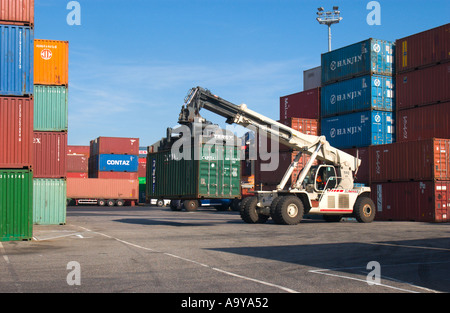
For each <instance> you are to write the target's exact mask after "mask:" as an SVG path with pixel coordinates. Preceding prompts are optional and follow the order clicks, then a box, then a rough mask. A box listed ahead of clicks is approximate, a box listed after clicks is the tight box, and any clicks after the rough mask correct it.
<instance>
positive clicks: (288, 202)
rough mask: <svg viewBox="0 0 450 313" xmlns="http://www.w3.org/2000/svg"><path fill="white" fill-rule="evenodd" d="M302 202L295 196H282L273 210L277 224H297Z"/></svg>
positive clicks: (300, 215)
mask: <svg viewBox="0 0 450 313" xmlns="http://www.w3.org/2000/svg"><path fill="white" fill-rule="evenodd" d="M303 212H304V207H303V202H302V201H301V200H300V199H299V198H298V197H296V196H286V197H282V198H281V199H280V200H279V201H278V204H277V206H276V208H275V210H274V212H273V216H274V218H273V217H272V218H273V220H274V221H275V222H276V223H277V224H284V225H297V224H298V223H300V221H301V220H302V217H303Z"/></svg>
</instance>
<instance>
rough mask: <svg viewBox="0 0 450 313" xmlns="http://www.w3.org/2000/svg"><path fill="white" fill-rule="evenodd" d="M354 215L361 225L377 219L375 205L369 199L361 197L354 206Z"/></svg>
mask: <svg viewBox="0 0 450 313" xmlns="http://www.w3.org/2000/svg"><path fill="white" fill-rule="evenodd" d="M353 215H354V216H355V218H356V220H357V221H358V222H360V223H371V222H373V220H374V219H375V203H373V201H372V199H370V198H369V197H365V196H362V197H359V198H358V199H356V201H355V205H354V206H353Z"/></svg>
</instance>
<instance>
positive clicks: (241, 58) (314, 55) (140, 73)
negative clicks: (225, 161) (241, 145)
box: [35, 0, 450, 146]
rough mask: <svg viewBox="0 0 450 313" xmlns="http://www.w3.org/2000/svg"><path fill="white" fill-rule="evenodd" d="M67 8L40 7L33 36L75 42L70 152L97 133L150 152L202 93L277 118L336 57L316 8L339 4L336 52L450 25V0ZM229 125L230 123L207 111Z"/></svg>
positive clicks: (103, 0)
mask: <svg viewBox="0 0 450 313" xmlns="http://www.w3.org/2000/svg"><path fill="white" fill-rule="evenodd" d="M78 2H79V3H80V6H81V11H80V13H81V25H79V26H78V25H73V26H70V25H68V24H67V22H66V17H67V15H68V14H69V13H70V10H67V9H66V6H67V4H68V3H69V0H36V1H35V38H38V39H54V40H67V41H69V51H70V52H69V59H70V61H69V144H70V145H88V144H89V140H91V139H94V138H96V137H98V136H117V137H138V138H140V143H141V145H142V146H146V145H151V144H153V143H154V142H156V141H157V140H159V139H160V138H161V137H163V136H164V135H165V133H166V128H167V127H173V126H176V123H177V119H178V114H179V112H180V108H181V105H182V104H183V99H184V97H185V96H186V94H187V92H188V91H189V89H190V88H191V87H194V86H202V87H205V88H208V89H210V90H211V91H213V92H214V93H215V94H217V95H219V96H221V97H222V98H224V99H227V100H229V101H232V102H234V103H236V104H241V103H246V104H247V105H248V107H249V108H251V109H253V110H255V111H257V112H259V113H261V114H264V115H266V116H269V117H271V118H274V119H278V118H279V98H280V96H284V95H288V94H291V93H295V92H299V91H302V90H303V71H304V70H306V69H310V68H313V67H316V66H319V65H320V55H321V53H324V52H326V51H327V49H328V41H327V40H328V39H327V38H328V37H327V36H328V35H327V28H326V26H323V25H319V24H318V22H317V21H316V20H315V18H316V12H317V8H318V7H320V6H323V7H324V8H325V9H331V8H332V6H333V5H338V6H339V8H340V10H341V14H342V17H343V20H342V21H341V23H340V24H338V25H334V26H333V27H332V48H339V47H343V46H346V45H349V44H352V43H355V42H358V41H361V40H364V39H367V38H370V37H372V38H377V39H384V40H392V41H393V40H395V39H397V38H402V37H405V36H408V35H411V34H414V33H417V32H421V31H424V30H426V29H429V28H433V27H437V26H440V25H443V24H446V23H448V22H449V15H448V12H449V11H450V1H448V0H432V1H425V0H379V1H378V2H379V3H380V7H381V25H373V26H370V25H368V24H367V22H366V17H367V15H368V14H369V13H370V10H367V9H366V6H367V4H368V3H369V2H370V1H369V0H345V1H343V0H342V1H339V0H334V1H329V0H320V1H318V0H128V1H124V0H122V1H119V0H79V1H78ZM203 115H204V116H205V117H206V118H208V119H209V120H211V121H213V122H216V123H219V124H221V125H223V123H222V121H223V120H222V118H221V117H218V116H217V117H216V116H213V115H211V114H208V113H207V112H205V113H204V114H203Z"/></svg>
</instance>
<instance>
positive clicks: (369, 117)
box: [321, 38, 395, 149]
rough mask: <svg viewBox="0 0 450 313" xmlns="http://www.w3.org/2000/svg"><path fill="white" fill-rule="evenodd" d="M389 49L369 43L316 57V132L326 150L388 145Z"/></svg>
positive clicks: (374, 41) (391, 110) (392, 106)
mask: <svg viewBox="0 0 450 313" xmlns="http://www.w3.org/2000/svg"><path fill="white" fill-rule="evenodd" d="M394 46H395V44H394V43H393V42H389V41H384V40H378V39H372V38H370V39H367V40H364V41H361V42H358V43H355V44H352V45H349V46H346V47H343V48H340V49H336V50H333V51H330V52H327V53H324V54H322V91H321V132H322V135H325V136H326V137H327V140H328V141H329V142H330V144H331V145H332V146H334V147H336V148H340V149H344V148H360V147H368V146H371V145H378V144H387V143H392V142H394V139H395V138H394V130H395V127H394V126H395V125H394V117H395V116H394V110H395V101H394V90H395V89H394V78H393V76H394V74H395V71H394V56H395V55H394Z"/></svg>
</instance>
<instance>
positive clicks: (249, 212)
mask: <svg viewBox="0 0 450 313" xmlns="http://www.w3.org/2000/svg"><path fill="white" fill-rule="evenodd" d="M257 203H258V198H257V197H248V198H245V199H244V200H243V201H242V202H241V210H240V213H241V218H242V220H243V221H244V222H246V223H249V224H263V223H265V222H267V220H268V219H269V216H268V215H264V214H259V213H258V211H257V209H256V204H257Z"/></svg>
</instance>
